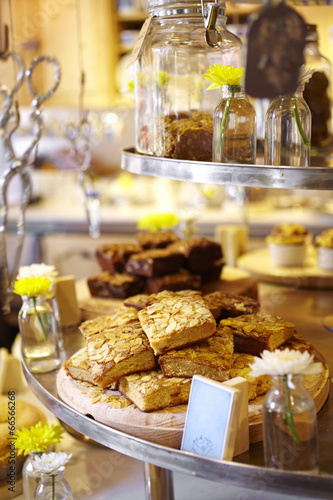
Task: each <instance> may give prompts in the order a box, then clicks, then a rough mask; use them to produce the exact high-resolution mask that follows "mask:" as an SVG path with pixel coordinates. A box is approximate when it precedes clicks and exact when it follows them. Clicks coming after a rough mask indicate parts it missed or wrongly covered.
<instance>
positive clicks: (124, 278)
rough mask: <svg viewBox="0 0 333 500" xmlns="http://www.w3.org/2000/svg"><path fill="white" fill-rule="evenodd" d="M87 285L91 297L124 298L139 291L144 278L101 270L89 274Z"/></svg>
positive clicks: (142, 285)
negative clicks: (91, 274)
mask: <svg viewBox="0 0 333 500" xmlns="http://www.w3.org/2000/svg"><path fill="white" fill-rule="evenodd" d="M87 285H88V288H89V290H90V294H91V295H92V296H93V297H104V298H109V297H114V298H118V299H125V298H126V297H129V296H130V295H136V294H138V293H141V292H142V290H143V288H144V285H145V280H144V279H143V278H140V277H139V276H130V275H129V274H126V273H122V274H120V273H109V272H108V271H103V272H102V273H100V274H96V275H94V276H90V277H89V278H88V279H87Z"/></svg>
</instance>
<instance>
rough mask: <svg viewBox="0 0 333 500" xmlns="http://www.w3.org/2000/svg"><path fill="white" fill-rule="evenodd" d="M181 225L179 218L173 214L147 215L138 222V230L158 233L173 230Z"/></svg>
mask: <svg viewBox="0 0 333 500" xmlns="http://www.w3.org/2000/svg"><path fill="white" fill-rule="evenodd" d="M178 224H179V218H178V217H177V216H176V215H175V214H171V213H159V214H149V215H145V216H144V217H142V218H141V219H140V220H139V221H138V229H141V230H144V231H152V232H157V231H160V230H161V229H171V228H173V227H175V226H177V225H178Z"/></svg>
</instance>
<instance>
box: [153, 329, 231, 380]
mask: <svg viewBox="0 0 333 500" xmlns="http://www.w3.org/2000/svg"><path fill="white" fill-rule="evenodd" d="M233 352H234V342H233V335H232V334H231V333H223V332H220V331H219V330H217V332H216V333H215V334H214V335H213V336H212V337H209V339H207V340H202V341H201V342H199V343H198V344H194V345H191V346H188V347H183V348H182V349H177V350H176V349H174V350H172V351H169V352H167V353H166V354H163V355H162V356H160V357H159V360H158V362H159V364H160V367H161V369H162V372H163V374H164V375H166V376H167V377H193V375H202V376H204V377H208V378H211V379H213V380H217V381H218V382H224V381H225V380H228V379H229V370H230V368H231V359H232V355H233Z"/></svg>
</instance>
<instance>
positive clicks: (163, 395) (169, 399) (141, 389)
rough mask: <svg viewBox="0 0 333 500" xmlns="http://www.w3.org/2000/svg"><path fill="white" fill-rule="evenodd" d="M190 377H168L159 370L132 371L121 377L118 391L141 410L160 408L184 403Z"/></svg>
mask: <svg viewBox="0 0 333 500" xmlns="http://www.w3.org/2000/svg"><path fill="white" fill-rule="evenodd" d="M190 388H191V379H188V378H179V377H173V378H168V377H165V376H164V375H163V373H162V372H161V370H156V371H150V372H145V373H134V374H133V375H128V376H125V377H121V379H120V380H119V386H118V389H119V391H120V392H121V393H122V394H123V395H124V396H125V397H126V398H127V399H129V400H130V401H132V402H133V403H134V404H135V405H136V406H137V407H138V408H139V409H140V410H141V411H153V410H162V409H163V408H167V407H168V406H177V405H181V404H186V403H187V402H188V398H189V395H190Z"/></svg>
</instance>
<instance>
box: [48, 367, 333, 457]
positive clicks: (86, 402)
mask: <svg viewBox="0 0 333 500" xmlns="http://www.w3.org/2000/svg"><path fill="white" fill-rule="evenodd" d="M306 387H307V389H308V390H309V391H310V393H311V395H312V397H313V399H314V401H315V404H316V407H317V411H319V410H320V409H321V408H322V406H323V404H324V403H325V401H326V399H327V396H328V391H329V372H328V368H327V366H326V364H323V369H322V372H321V373H320V374H318V375H311V376H307V377H306ZM57 389H58V394H59V396H60V398H61V399H62V400H63V401H64V402H65V403H67V404H68V405H69V406H70V407H72V408H74V409H75V410H76V411H78V412H79V413H81V414H83V415H87V414H88V415H90V416H92V417H93V418H94V419H95V420H96V421H98V422H101V423H103V424H106V425H108V426H110V427H112V428H114V429H117V430H119V431H122V432H125V433H127V434H131V435H132V436H136V437H139V438H142V439H145V440H146V441H151V442H153V443H157V444H161V445H164V446H167V447H170V448H180V445H181V440H182V434H183V429H184V423H185V416H186V410H187V405H180V406H174V407H171V408H166V409H165V410H160V411H154V412H149V413H148V412H142V411H140V410H139V409H138V408H136V407H134V406H130V407H127V408H122V409H114V408H112V406H110V405H109V404H107V403H104V402H100V401H98V402H97V403H92V402H91V401H92V397H91V395H90V392H91V389H92V388H91V387H85V386H83V385H82V384H81V383H80V382H78V381H76V380H73V379H72V378H71V377H69V376H68V375H67V374H66V372H65V370H64V368H61V369H60V371H59V374H58V378H57ZM106 392H107V394H119V393H118V392H117V391H109V390H107V391H106ZM263 398H264V396H261V397H260V398H257V399H255V400H254V401H251V402H250V403H249V427H250V429H249V430H250V443H256V442H258V441H261V440H262V414H261V408H262V401H263Z"/></svg>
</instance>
